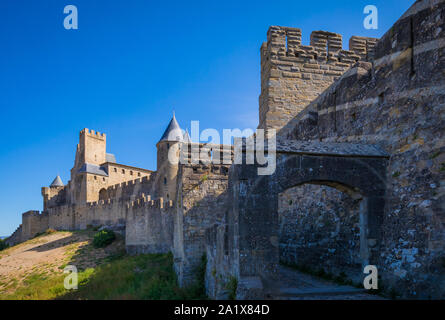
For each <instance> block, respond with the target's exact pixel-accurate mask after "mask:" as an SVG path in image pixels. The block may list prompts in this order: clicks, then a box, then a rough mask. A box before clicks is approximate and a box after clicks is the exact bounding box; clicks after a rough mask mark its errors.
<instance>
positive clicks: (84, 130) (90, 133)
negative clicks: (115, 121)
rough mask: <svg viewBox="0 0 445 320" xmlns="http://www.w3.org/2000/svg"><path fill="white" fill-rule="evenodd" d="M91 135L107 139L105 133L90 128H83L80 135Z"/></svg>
mask: <svg viewBox="0 0 445 320" xmlns="http://www.w3.org/2000/svg"><path fill="white" fill-rule="evenodd" d="M83 135H84V136H89V137H93V138H96V139H101V140H105V139H106V137H107V135H106V134H105V133H100V132H99V131H94V130H90V129H88V128H85V129H82V130H81V131H80V136H83Z"/></svg>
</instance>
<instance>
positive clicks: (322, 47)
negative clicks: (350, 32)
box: [258, 26, 377, 134]
mask: <svg viewBox="0 0 445 320" xmlns="http://www.w3.org/2000/svg"><path fill="white" fill-rule="evenodd" d="M310 41H311V43H310V46H304V45H302V44H301V30H300V29H297V28H289V27H278V26H272V27H270V28H269V31H268V32H267V42H265V43H263V45H262V46H261V95H260V98H259V105H260V110H259V116H260V119H259V126H258V128H260V129H269V128H273V129H277V131H279V130H280V129H281V128H283V126H285V125H286V124H287V123H288V122H289V121H290V120H291V119H293V118H294V117H295V116H296V115H297V114H298V113H299V112H300V111H301V110H303V108H304V107H305V106H307V105H308V104H309V103H310V102H311V101H313V100H314V99H315V98H317V96H318V95H319V94H320V93H322V92H323V91H324V90H326V89H327V88H328V87H329V86H330V85H331V84H332V83H333V82H334V81H335V80H337V79H338V78H339V77H340V76H341V75H342V74H344V73H345V71H346V70H347V69H349V68H350V67H351V65H352V64H354V63H355V62H357V61H359V60H366V61H368V60H370V59H372V55H373V49H374V46H375V43H376V42H377V39H374V38H363V37H356V36H353V37H351V39H350V41H349V47H350V50H349V51H348V50H343V49H342V36H341V35H340V34H337V33H332V32H327V31H314V32H312V33H311V40H310ZM278 134H279V132H278Z"/></svg>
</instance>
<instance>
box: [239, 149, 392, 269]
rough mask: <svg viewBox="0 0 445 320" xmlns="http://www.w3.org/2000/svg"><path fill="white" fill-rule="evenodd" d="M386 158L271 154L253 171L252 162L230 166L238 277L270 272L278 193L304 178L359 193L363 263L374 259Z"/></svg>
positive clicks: (275, 251) (274, 264)
mask: <svg viewBox="0 0 445 320" xmlns="http://www.w3.org/2000/svg"><path fill="white" fill-rule="evenodd" d="M386 161H387V160H386V158H377V157H348V156H335V155H306V154H291V153H279V154H277V161H276V164H277V166H276V170H275V173H274V174H272V175H270V176H258V174H257V168H258V165H236V166H234V167H233V170H232V177H233V178H234V183H233V187H232V196H233V200H234V201H233V215H234V221H238V227H237V230H236V229H235V230H234V232H235V235H236V234H237V235H238V239H239V240H238V241H237V243H235V244H234V248H235V251H236V253H235V255H237V257H236V259H237V260H238V261H239V275H240V277H251V276H261V277H273V276H274V274H275V273H276V271H277V265H278V262H279V252H278V251H279V249H278V217H277V216H278V214H277V211H278V194H279V193H280V192H283V191H284V190H286V189H289V188H291V187H294V186H298V185H303V184H307V183H312V184H321V185H327V186H331V187H334V188H337V189H339V190H341V191H343V192H347V193H348V194H351V195H353V196H354V197H359V198H361V199H362V201H361V209H360V212H361V213H360V215H361V217H360V218H361V224H363V232H364V235H363V247H364V249H363V250H364V252H363V264H376V265H377V262H378V254H379V251H380V250H379V244H380V238H381V236H380V230H381V222H382V218H383V212H384V204H385V200H384V196H385V188H386V186H385V175H386Z"/></svg>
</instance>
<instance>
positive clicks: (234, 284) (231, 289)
mask: <svg viewBox="0 0 445 320" xmlns="http://www.w3.org/2000/svg"><path fill="white" fill-rule="evenodd" d="M226 289H227V291H228V293H229V300H236V290H237V289H238V279H237V278H236V277H234V276H231V277H230V280H229V282H228V283H227V284H226Z"/></svg>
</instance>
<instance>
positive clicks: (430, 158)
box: [279, 0, 445, 298]
mask: <svg viewBox="0 0 445 320" xmlns="http://www.w3.org/2000/svg"><path fill="white" fill-rule="evenodd" d="M444 39H445V2H444V1H429V0H425V1H417V2H416V3H415V4H414V5H413V6H412V7H411V8H410V9H409V10H408V11H407V12H406V13H405V14H404V15H403V16H402V17H401V18H400V19H399V20H398V21H397V22H396V23H395V24H394V26H393V27H392V28H391V29H390V30H389V31H388V32H387V33H386V34H385V35H384V36H383V37H382V39H381V40H380V41H379V42H378V43H377V44H376V47H375V54H374V60H373V61H372V62H371V63H368V62H359V63H357V64H355V65H354V66H353V68H352V69H350V70H348V72H346V73H345V74H344V75H343V76H342V77H341V79H340V80H338V81H337V82H336V83H334V84H333V85H332V86H331V87H330V88H329V89H327V90H326V91H325V92H324V93H323V94H321V95H320V96H319V97H318V98H317V99H316V100H315V101H313V102H312V103H311V104H310V105H309V106H308V107H306V108H305V109H304V110H303V111H302V112H301V113H300V114H299V115H298V116H297V117H295V119H293V120H292V121H290V122H289V123H288V124H287V125H286V126H285V127H284V128H283V129H282V130H281V131H280V132H279V135H280V136H282V137H284V138H288V139H297V140H314V141H324V142H363V143H376V144H379V145H380V146H381V147H383V148H384V149H385V150H386V151H387V152H389V153H390V154H391V155H392V156H391V159H390V162H389V166H388V172H387V180H388V182H387V194H386V207H385V216H384V222H383V244H384V245H383V251H382V252H381V261H380V264H379V268H380V270H379V272H380V274H381V275H382V277H383V283H382V286H384V287H387V288H390V287H392V288H397V290H398V291H399V293H400V295H403V296H404V297H420V298H428V297H434V298H444V297H445V290H444V288H445V277H444V274H445V263H444V262H445V255H444V249H445V215H444V212H445V137H444V134H445V131H444V129H443V128H445V72H444V70H445V41H444ZM306 196H311V194H310V193H307V194H306Z"/></svg>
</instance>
